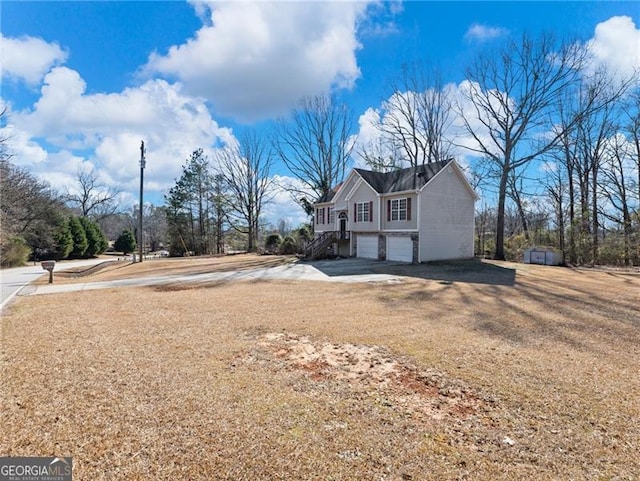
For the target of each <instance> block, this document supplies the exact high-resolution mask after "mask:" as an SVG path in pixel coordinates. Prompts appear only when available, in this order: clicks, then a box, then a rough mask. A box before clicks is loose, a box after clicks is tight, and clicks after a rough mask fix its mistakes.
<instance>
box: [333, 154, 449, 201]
mask: <svg viewBox="0 0 640 481" xmlns="http://www.w3.org/2000/svg"><path fill="white" fill-rule="evenodd" d="M450 162H452V159H449V160H442V161H439V162H431V163H429V164H424V165H421V166H418V167H407V168H406V169H399V170H394V171H392V172H373V171H371V170H364V169H354V170H355V171H356V172H358V174H360V176H361V177H362V178H363V179H364V180H365V181H366V182H367V183H368V184H369V185H370V186H371V187H373V188H374V190H375V191H376V192H377V193H378V194H390V193H393V192H402V191H405V190H412V189H419V188H421V187H422V186H423V185H425V184H426V183H427V182H429V181H430V180H431V179H432V178H433V177H434V176H435V175H436V174H437V173H438V172H440V171H441V170H442V169H444V168H445V167H446V166H447V165H448V164H449V163H450ZM414 179H415V185H414ZM332 197H333V196H332Z"/></svg>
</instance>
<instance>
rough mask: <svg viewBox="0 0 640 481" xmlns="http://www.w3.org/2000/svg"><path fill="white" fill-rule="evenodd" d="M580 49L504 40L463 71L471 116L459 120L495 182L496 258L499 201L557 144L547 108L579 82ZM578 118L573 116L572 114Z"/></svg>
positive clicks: (500, 252)
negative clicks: (518, 176)
mask: <svg viewBox="0 0 640 481" xmlns="http://www.w3.org/2000/svg"><path fill="white" fill-rule="evenodd" d="M585 59H586V51H585V50H584V48H582V47H580V46H579V45H577V44H575V43H572V44H564V45H560V46H559V47H557V46H556V43H555V42H554V41H553V38H552V37H550V36H548V35H543V36H541V37H539V38H535V39H534V38H531V37H530V36H528V35H523V36H522V38H521V40H520V41H519V42H516V41H513V40H511V41H509V42H508V43H507V44H506V45H505V46H504V48H503V49H502V50H501V51H500V52H497V53H493V54H485V55H481V56H479V57H478V58H477V60H476V61H475V62H474V63H473V64H472V65H471V66H470V67H469V68H468V69H467V78H468V80H469V82H468V83H467V86H468V89H467V90H466V91H463V95H464V97H465V99H466V100H467V101H468V102H469V104H470V105H471V110H472V112H471V113H470V112H463V111H462V107H461V106H458V110H459V114H460V118H461V119H462V121H463V123H464V126H465V127H466V130H467V132H468V133H469V134H470V135H471V136H472V137H473V139H474V140H475V147H470V150H472V151H473V152H475V153H476V154H478V155H479V156H481V157H482V162H484V163H486V164H487V166H488V168H489V170H490V172H491V174H492V176H493V178H494V179H495V180H496V181H497V184H498V206H497V220H496V222H497V226H496V251H495V258H496V259H501V260H504V259H505V254H504V232H505V200H506V196H507V188H508V182H509V177H510V176H511V175H512V174H513V172H517V171H518V170H519V169H521V168H523V167H525V166H526V165H527V164H528V163H529V162H531V160H533V159H534V158H536V157H538V156H540V155H541V154H543V153H545V152H547V151H548V150H549V149H551V148H552V147H553V146H554V145H556V144H557V142H558V139H559V138H560V137H561V135H562V134H563V132H558V131H555V132H553V134H552V135H550V136H547V137H545V138H544V141H542V142H541V141H540V139H541V134H543V133H544V132H549V130H550V129H549V124H548V123H547V121H548V114H549V110H550V109H552V108H553V107H554V105H555V104H556V103H557V99H558V96H559V95H560V94H562V92H564V91H565V90H566V89H568V88H570V87H571V86H572V85H574V84H575V83H576V82H578V81H579V80H580V76H581V75H582V70H583V66H584V63H585ZM576 118H578V116H576Z"/></svg>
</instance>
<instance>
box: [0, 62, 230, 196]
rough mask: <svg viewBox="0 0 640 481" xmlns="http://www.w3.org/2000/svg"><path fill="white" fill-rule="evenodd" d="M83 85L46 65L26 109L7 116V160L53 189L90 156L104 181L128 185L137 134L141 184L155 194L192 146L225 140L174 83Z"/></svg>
mask: <svg viewBox="0 0 640 481" xmlns="http://www.w3.org/2000/svg"><path fill="white" fill-rule="evenodd" d="M85 87H86V85H85V82H84V80H83V79H82V78H81V77H80V75H79V74H78V73H77V72H75V71H74V70H71V69H69V68H66V67H58V68H54V69H53V70H52V71H51V72H50V73H49V74H48V75H47V76H46V77H45V79H44V85H43V87H42V91H41V97H40V99H39V100H38V101H37V102H36V103H35V104H34V106H33V108H32V109H30V110H25V111H22V112H14V113H12V114H11V115H10V119H11V122H12V126H11V128H12V136H11V139H10V148H11V150H12V151H13V153H14V155H15V156H14V159H13V160H14V162H15V163H17V164H18V165H21V166H28V167H29V168H30V169H32V170H33V172H34V173H35V174H37V175H39V176H40V177H43V178H44V177H47V178H49V179H51V183H52V185H53V186H54V187H55V188H58V189H60V190H64V188H65V187H66V186H68V185H69V183H70V182H73V181H74V179H75V177H76V173H77V169H78V164H79V163H83V162H91V163H92V164H93V165H95V166H96V168H97V169H98V170H99V171H100V172H101V175H102V176H103V178H104V179H105V182H107V183H108V185H111V186H113V187H117V188H120V189H123V190H125V191H127V190H128V191H133V192H135V190H136V189H137V185H138V182H139V163H138V162H139V158H140V150H139V147H140V141H141V140H144V141H145V143H146V146H147V168H146V170H145V183H146V184H147V186H148V187H147V188H148V191H149V192H150V193H153V191H155V194H156V196H157V197H158V198H160V193H161V192H162V191H163V190H165V189H167V188H169V187H170V186H171V185H173V182H174V179H175V178H176V177H177V176H178V175H179V174H180V167H181V165H182V164H183V163H184V161H185V160H186V159H187V158H188V157H189V155H190V154H191V152H192V151H193V150H194V149H196V148H199V147H202V148H204V149H205V152H207V151H211V149H213V148H215V146H216V145H219V144H220V143H224V142H228V141H230V140H231V139H233V134H232V132H231V131H230V130H229V129H227V128H223V127H220V126H219V125H218V124H217V122H216V121H214V120H213V119H212V118H211V115H210V113H209V111H208V110H207V107H206V105H205V104H204V101H202V100H199V99H194V98H192V97H189V96H187V95H185V94H184V93H183V92H182V88H181V85H180V84H173V85H171V84H169V83H167V82H166V81H164V80H149V81H148V82H146V83H144V84H143V85H141V86H139V87H136V88H127V89H125V90H123V91H122V92H119V93H111V94H87V93H86V92H85ZM43 146H46V150H45V147H43ZM54 172H55V173H56V174H55V175H54V174H52V173H54Z"/></svg>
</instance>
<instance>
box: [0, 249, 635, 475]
mask: <svg viewBox="0 0 640 481" xmlns="http://www.w3.org/2000/svg"><path fill="white" fill-rule="evenodd" d="M163 262H164V261H163ZM192 262H194V261H193V260H192ZM216 262H217V261H216ZM224 262H225V266H227V267H224V268H231V267H229V265H228V264H226V263H227V262H230V261H229V260H226V261H224ZM237 262H239V263H240V264H243V263H245V264H246V263H249V264H252V263H254V262H257V261H255V260H251V259H249V258H245V257H239V258H237ZM287 262H288V261H287ZM143 264H144V263H143ZM151 264H152V262H149V263H147V265H146V266H145V269H148V272H149V274H148V275H158V274H159V272H157V270H154V269H153V268H152V267H151ZM178 265H179V264H178V263H176V264H175V266H176V269H177V268H178V267H177V266H178ZM157 266H161V264H157ZM182 266H184V264H183V265H182ZM192 267H193V266H192ZM196 268H197V269H201V268H203V267H202V266H201V265H200V264H198V267H196ZM209 268H212V267H211V265H210V266H209ZM162 269H164V267H163V268H162ZM160 273H161V272H160ZM385 273H391V274H399V275H405V276H407V275H408V276H410V277H405V278H404V279H403V281H402V282H399V283H398V282H394V283H389V282H380V283H363V284H348V285H344V284H332V283H318V282H287V281H269V282H264V281H255V282H237V283H210V284H204V285H192V284H189V285H177V284H176V285H166V286H155V287H147V288H128V289H113V290H104V291H86V292H74V293H67V294H56V295H45V296H37V297H24V298H20V299H18V300H17V301H16V302H15V303H14V304H13V305H11V306H10V307H9V309H8V310H7V311H6V312H4V313H3V317H2V320H1V322H2V327H1V337H0V343H1V344H0V347H1V351H0V356H1V357H0V381H1V389H0V426H2V429H1V430H0V455H11V456H22V455H24V456H44V455H58V456H60V455H64V456H73V460H74V479H76V480H102V479H105V480H106V479H110V480H112V479H127V480H129V479H130V480H148V479H166V480H169V479H172V480H173V479H192V480H195V479H202V480H209V479H222V480H245V479H246V480H272V479H282V480H293V479H295V480H306V479H308V480H316V479H317V480H329V479H336V480H337V479H340V480H363V479H367V480H368V479H372V480H373V479H380V480H411V479H413V480H424V479H426V480H430V479H433V480H441V479H468V480H500V479H504V480H507V479H509V480H513V479H516V480H530V479H536V480H558V479H574V480H582V479H584V480H593V479H602V480H606V479H610V480H636V479H639V478H640V461H639V460H638V456H637V453H638V449H639V446H640V376H638V366H639V365H640V333H639V328H640V313H639V310H638V306H639V305H640V277H639V276H638V275H637V274H633V273H626V272H601V271H594V270H589V271H586V270H570V269H562V268H549V267H541V266H527V265H515V264H506V263H479V262H475V263H442V264H429V265H424V266H392V267H389V268H385ZM94 275H95V276H107V275H114V274H108V273H107V272H105V271H103V272H98V273H95V274H94ZM94 275H91V276H86V277H85V278H84V279H83V280H84V281H93V280H94V279H93V276H94ZM138 275H139V273H138ZM95 280H98V279H97V278H96V279H95Z"/></svg>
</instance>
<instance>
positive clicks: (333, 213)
mask: <svg viewBox="0 0 640 481" xmlns="http://www.w3.org/2000/svg"><path fill="white" fill-rule="evenodd" d="M335 223H336V210H335V208H334V207H329V224H335Z"/></svg>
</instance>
